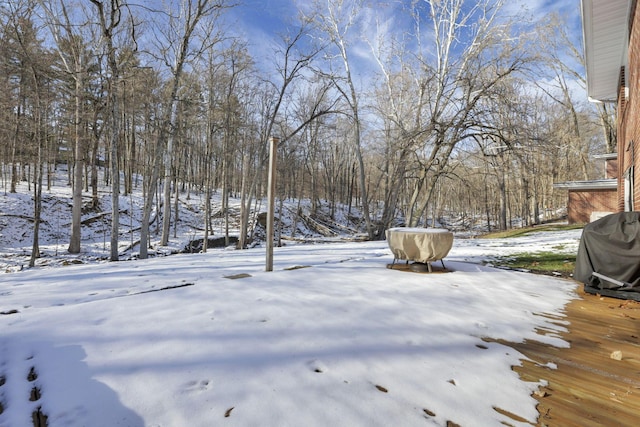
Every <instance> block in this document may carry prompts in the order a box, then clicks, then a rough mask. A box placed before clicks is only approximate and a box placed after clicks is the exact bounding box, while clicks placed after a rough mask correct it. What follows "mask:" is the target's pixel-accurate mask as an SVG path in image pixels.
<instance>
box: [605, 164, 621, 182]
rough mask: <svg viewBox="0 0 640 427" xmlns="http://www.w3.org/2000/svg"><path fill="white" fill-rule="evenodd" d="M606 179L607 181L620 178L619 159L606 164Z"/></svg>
mask: <svg viewBox="0 0 640 427" xmlns="http://www.w3.org/2000/svg"><path fill="white" fill-rule="evenodd" d="M604 177H605V178H607V179H613V178H617V177H618V159H615V160H613V159H610V160H607V161H606V162H605V165H604Z"/></svg>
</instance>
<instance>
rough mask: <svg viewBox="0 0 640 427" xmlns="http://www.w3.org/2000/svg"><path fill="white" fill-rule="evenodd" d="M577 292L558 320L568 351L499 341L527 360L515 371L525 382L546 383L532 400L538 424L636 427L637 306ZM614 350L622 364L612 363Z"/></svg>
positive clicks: (639, 413) (639, 421) (639, 398)
mask: <svg viewBox="0 0 640 427" xmlns="http://www.w3.org/2000/svg"><path fill="white" fill-rule="evenodd" d="M577 293H578V295H577V298H576V299H575V300H573V301H572V302H570V303H569V304H568V305H567V307H566V308H565V313H566V316H567V317H566V318H564V319H558V323H559V324H561V325H563V326H564V328H566V329H567V331H566V332H563V333H561V337H562V338H563V339H564V340H565V341H567V342H568V343H569V344H570V347H569V348H557V347H553V346H550V345H546V344H542V343H540V342H536V341H525V342H523V343H504V342H503V344H506V345H509V346H510V347H512V348H514V349H516V350H518V351H519V352H521V353H522V354H523V355H525V356H526V357H527V358H529V359H530V360H524V361H523V364H522V366H516V367H514V368H513V369H514V370H515V371H516V372H518V374H519V375H520V377H521V379H522V380H523V381H539V380H545V381H546V383H547V385H546V386H544V387H541V388H540V390H539V391H538V393H536V394H535V395H534V398H535V399H537V400H538V402H539V403H538V412H539V418H538V423H537V425H538V426H548V427H556V426H557V427H570V426H580V427H591V426H594V427H596V426H607V427H612V426H621V427H625V426H629V427H635V426H639V425H640V339H639V337H640V303H638V302H636V301H626V300H619V299H615V298H608V297H601V296H598V295H591V294H587V293H585V292H584V291H583V290H582V289H580V290H578V291H577ZM567 321H568V324H566V322H567ZM615 351H620V352H622V360H615V359H612V357H611V355H612V353H613V352H615ZM549 363H553V364H555V367H556V368H555V369H551V368H550V367H549V365H548V364H549Z"/></svg>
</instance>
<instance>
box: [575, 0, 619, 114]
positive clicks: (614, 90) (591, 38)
mask: <svg viewBox="0 0 640 427" xmlns="http://www.w3.org/2000/svg"><path fill="white" fill-rule="evenodd" d="M630 6H631V1H630V0H581V13H582V32H583V41H584V55H585V68H586V75H587V95H588V96H589V99H590V100H591V101H599V102H616V101H617V98H618V80H619V76H620V67H621V66H623V65H625V64H626V57H627V55H626V46H627V40H628V19H629V10H630Z"/></svg>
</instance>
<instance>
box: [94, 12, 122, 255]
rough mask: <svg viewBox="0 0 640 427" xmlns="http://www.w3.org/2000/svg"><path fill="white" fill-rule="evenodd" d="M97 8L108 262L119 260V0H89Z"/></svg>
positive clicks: (120, 15) (120, 16) (120, 14)
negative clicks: (107, 175)
mask: <svg viewBox="0 0 640 427" xmlns="http://www.w3.org/2000/svg"><path fill="white" fill-rule="evenodd" d="M89 1H90V2H91V3H93V5H94V6H95V7H96V11H97V13H98V19H99V25H100V28H101V30H102V40H103V43H104V48H105V51H106V60H107V66H108V68H109V77H108V79H107V82H108V85H109V87H108V92H109V103H108V105H109V112H110V115H109V118H110V124H111V129H110V131H111V133H110V135H111V140H110V161H111V239H110V245H111V254H110V260H111V261H118V260H119V251H118V234H119V232H120V169H119V167H118V147H119V139H120V129H121V123H120V111H119V103H118V87H117V86H118V82H119V79H120V68H119V64H118V58H117V47H116V44H115V41H114V37H115V34H114V33H115V30H116V28H117V27H118V26H119V25H120V23H121V20H122V13H123V4H122V0H89Z"/></svg>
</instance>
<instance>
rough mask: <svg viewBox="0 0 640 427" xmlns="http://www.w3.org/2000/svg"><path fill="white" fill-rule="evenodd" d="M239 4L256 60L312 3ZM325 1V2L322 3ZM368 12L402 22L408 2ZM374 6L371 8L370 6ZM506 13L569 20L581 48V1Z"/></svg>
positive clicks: (537, 1)
mask: <svg viewBox="0 0 640 427" xmlns="http://www.w3.org/2000/svg"><path fill="white" fill-rule="evenodd" d="M239 1H240V3H239V5H238V6H237V7H236V8H234V9H233V10H232V12H231V17H230V18H231V20H232V21H233V28H234V29H235V30H236V31H238V32H239V33H240V34H241V35H242V36H243V37H244V38H246V39H247V40H248V42H249V45H250V50H251V52H252V54H253V55H254V57H256V59H257V60H260V58H259V56H261V55H266V56H270V55H271V49H270V48H269V46H270V45H271V43H272V42H273V41H274V40H277V39H278V34H281V33H284V32H286V31H287V29H290V28H291V23H292V22H295V20H296V16H297V15H298V9H299V6H300V5H303V6H304V5H308V4H309V3H310V0H239ZM322 2H324V1H322ZM367 3H368V4H369V5H370V7H369V8H368V9H369V12H370V13H373V14H375V15H377V16H378V17H380V18H382V19H384V20H391V21H392V20H395V21H396V22H395V23H394V25H402V23H401V22H397V20H398V19H401V18H400V17H399V16H398V15H397V13H396V12H397V10H398V9H399V8H400V7H401V6H402V4H403V3H405V4H407V3H409V0H365V4H367ZM371 5H372V6H371ZM503 10H504V11H505V12H506V13H508V14H515V13H517V12H522V11H523V10H525V11H526V14H527V15H529V16H531V17H533V19H542V18H544V16H545V15H547V14H549V13H558V14H559V15H561V16H563V17H565V18H566V19H567V24H568V33H569V34H571V35H572V36H573V37H574V42H576V43H577V44H578V45H580V46H581V44H582V30H581V25H580V0H505V5H504V8H503Z"/></svg>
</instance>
